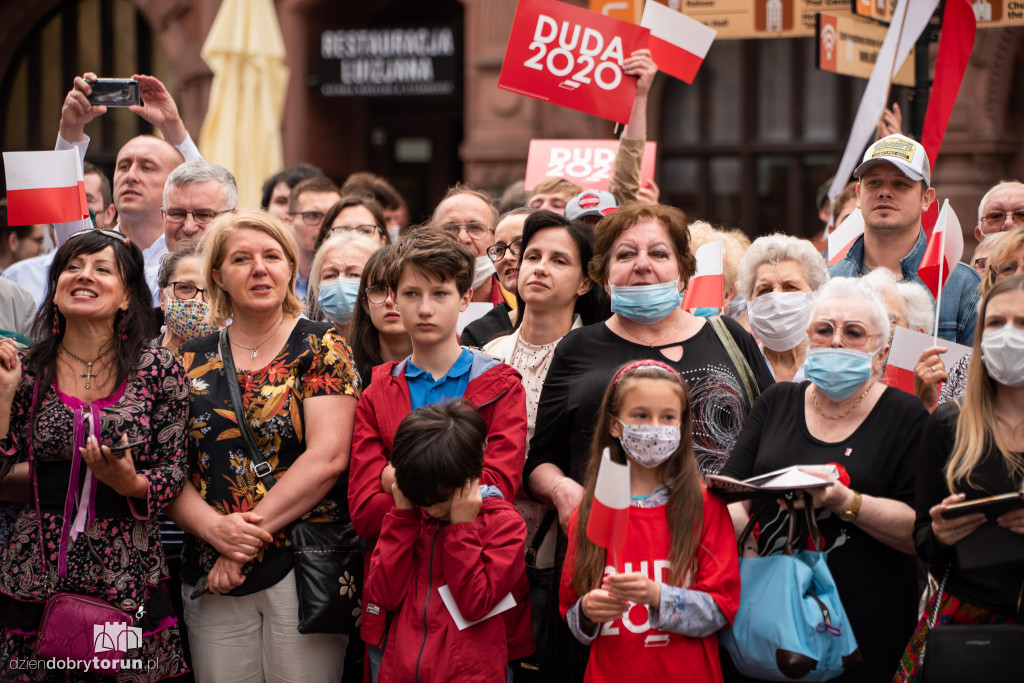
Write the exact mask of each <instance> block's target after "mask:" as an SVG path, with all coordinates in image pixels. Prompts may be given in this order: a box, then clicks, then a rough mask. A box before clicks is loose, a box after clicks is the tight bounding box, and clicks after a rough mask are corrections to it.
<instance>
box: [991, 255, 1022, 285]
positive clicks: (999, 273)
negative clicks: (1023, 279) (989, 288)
mask: <svg viewBox="0 0 1024 683" xmlns="http://www.w3.org/2000/svg"><path fill="white" fill-rule="evenodd" d="M989 268H991V269H992V272H993V273H995V276H996V282H999V281H1001V280H1005V279H1006V278H1008V277H1013V276H1014V275H1016V274H1017V273H1024V261H1010V260H1007V261H1000V262H999V263H993V264H992V265H990V266H989Z"/></svg>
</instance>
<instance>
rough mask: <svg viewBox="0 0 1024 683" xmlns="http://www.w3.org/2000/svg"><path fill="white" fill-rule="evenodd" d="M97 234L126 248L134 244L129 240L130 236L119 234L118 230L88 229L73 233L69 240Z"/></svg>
mask: <svg viewBox="0 0 1024 683" xmlns="http://www.w3.org/2000/svg"><path fill="white" fill-rule="evenodd" d="M96 233H99V234H101V235H103V236H105V237H109V238H110V239H112V240H116V241H118V242H120V243H121V244H123V245H125V246H126V247H127V246H129V245H130V244H131V243H132V241H131V240H130V239H128V235H126V234H124V233H123V232H117V231H116V230H105V229H101V228H86V229H85V230H79V231H78V232H73V233H71V235H70V236H69V237H68V239H69V240H73V239H75V238H76V237H81V236H82V235H95V234H96Z"/></svg>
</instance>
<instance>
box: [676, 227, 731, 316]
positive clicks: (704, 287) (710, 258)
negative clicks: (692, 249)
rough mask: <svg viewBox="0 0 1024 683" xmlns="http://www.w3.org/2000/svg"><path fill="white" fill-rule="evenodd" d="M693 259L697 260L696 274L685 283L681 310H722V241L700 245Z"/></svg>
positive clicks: (723, 294)
mask: <svg viewBox="0 0 1024 683" xmlns="http://www.w3.org/2000/svg"><path fill="white" fill-rule="evenodd" d="M694 257H695V258H696V260H697V272H696V273H694V274H693V277H691V278H690V281H689V282H688V283H686V293H685V294H683V306H682V307H683V309H684V310H687V311H690V310H693V309H694V308H722V306H724V305H725V292H724V291H723V286H724V285H725V279H724V277H723V273H724V269H723V268H722V240H715V241H714V242H708V243H707V244H702V245H701V246H700V247H698V248H697V252H696V253H695V254H694Z"/></svg>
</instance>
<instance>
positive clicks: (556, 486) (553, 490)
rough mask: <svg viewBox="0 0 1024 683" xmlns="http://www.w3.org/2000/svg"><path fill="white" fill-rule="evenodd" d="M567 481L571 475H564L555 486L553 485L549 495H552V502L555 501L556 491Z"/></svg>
mask: <svg viewBox="0 0 1024 683" xmlns="http://www.w3.org/2000/svg"><path fill="white" fill-rule="evenodd" d="M567 481H569V477H562V478H561V479H559V480H558V483H557V484H555V485H554V486H552V487H551V493H550V494H549V495H550V497H551V502H552V503H554V502H555V491H557V490H558V487H559V486H561V485H562V484H564V483H565V482H567Z"/></svg>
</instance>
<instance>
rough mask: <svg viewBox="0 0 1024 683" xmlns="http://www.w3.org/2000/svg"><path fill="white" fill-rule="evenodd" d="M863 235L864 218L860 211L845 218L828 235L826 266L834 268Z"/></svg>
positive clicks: (856, 210)
mask: <svg viewBox="0 0 1024 683" xmlns="http://www.w3.org/2000/svg"><path fill="white" fill-rule="evenodd" d="M863 234H864V216H863V214H861V212H860V209H854V210H853V213H851V214H850V215H849V216H847V217H846V220H844V221H843V222H842V223H840V224H839V226H838V227H837V228H836V229H835V230H833V231H832V232H830V233H829V234H828V264H829V265H830V266H834V265H835V264H837V263H839V262H840V261H842V260H843V257H844V256H846V252H848V251H850V247H851V246H852V245H853V243H854V242H856V241H857V238H858V237H860V236H861V235H863Z"/></svg>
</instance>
